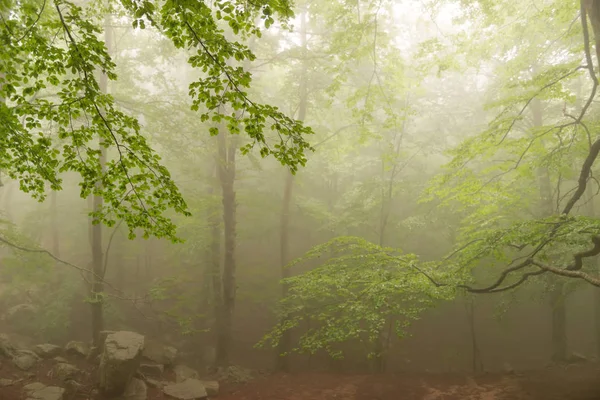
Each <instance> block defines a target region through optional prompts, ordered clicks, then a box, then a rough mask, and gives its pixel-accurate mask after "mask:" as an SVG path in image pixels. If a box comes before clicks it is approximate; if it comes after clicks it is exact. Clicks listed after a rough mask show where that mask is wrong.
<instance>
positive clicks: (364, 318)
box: [259, 237, 455, 356]
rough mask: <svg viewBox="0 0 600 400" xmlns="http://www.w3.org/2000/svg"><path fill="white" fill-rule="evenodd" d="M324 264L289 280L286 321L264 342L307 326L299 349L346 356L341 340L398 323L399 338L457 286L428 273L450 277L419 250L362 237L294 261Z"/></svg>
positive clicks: (367, 338) (366, 338)
mask: <svg viewBox="0 0 600 400" xmlns="http://www.w3.org/2000/svg"><path fill="white" fill-rule="evenodd" d="M304 262H310V263H312V264H315V263H317V264H318V266H317V267H315V268H313V269H311V270H310V271H308V272H305V273H301V274H299V275H296V276H294V277H291V278H288V279H286V280H284V281H283V284H285V285H288V287H289V294H288V296H287V297H286V298H284V299H282V301H281V309H280V314H281V317H282V319H281V320H282V321H283V322H281V323H280V324H279V325H278V326H276V327H275V328H274V329H273V330H272V331H271V332H270V333H269V334H267V335H266V336H265V338H264V339H263V340H262V341H261V342H260V343H259V345H261V346H264V345H266V344H268V343H270V344H272V345H273V346H274V347H275V346H277V344H278V342H279V340H280V338H281V335H282V334H283V332H284V331H287V330H290V329H293V328H296V327H300V326H302V327H306V326H308V328H307V330H306V331H305V332H304V333H303V335H302V336H301V338H300V340H299V343H298V345H297V347H295V348H294V350H293V351H296V352H309V353H314V352H316V351H317V350H319V349H325V350H327V351H328V352H329V353H330V354H331V355H332V356H341V354H339V353H338V350H336V348H335V346H336V345H337V344H340V343H343V342H347V341H349V340H359V341H361V342H363V343H372V342H374V341H376V340H377V338H378V337H379V333H380V331H381V330H382V329H383V327H384V326H385V325H386V323H389V321H393V324H394V331H395V333H396V334H397V335H398V336H403V335H405V328H406V327H407V326H408V325H409V324H410V322H411V321H412V320H415V319H417V318H418V316H419V314H420V313H421V312H422V311H423V310H425V309H427V308H429V307H431V306H433V305H434V304H436V303H437V302H438V301H440V300H448V299H451V298H453V296H454V294H455V290H454V289H452V288H450V287H436V286H434V285H432V284H431V282H430V281H429V279H428V278H427V277H426V275H425V274H424V273H423V272H426V273H427V274H428V275H430V276H433V277H435V278H436V279H440V280H442V279H450V277H449V276H446V274H445V273H444V272H443V270H441V269H431V267H432V265H431V264H428V263H421V262H419V259H418V257H417V256H416V255H414V254H405V253H403V252H402V251H400V250H398V249H392V248H382V247H380V246H377V245H375V244H373V243H370V242H368V241H366V240H364V239H361V238H358V237H338V238H336V239H333V240H331V241H329V242H327V243H324V244H321V245H318V246H315V247H314V248H313V249H312V250H310V251H309V252H308V253H307V254H305V255H304V256H303V257H300V258H298V259H296V260H295V261H293V262H292V263H291V264H289V265H288V268H291V267H294V266H298V265H299V264H301V263H304Z"/></svg>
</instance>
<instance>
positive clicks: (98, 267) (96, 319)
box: [91, 14, 112, 348]
mask: <svg viewBox="0 0 600 400" xmlns="http://www.w3.org/2000/svg"><path fill="white" fill-rule="evenodd" d="M104 42H105V44H106V47H107V50H108V54H111V47H112V28H111V16H110V15H108V14H107V16H106V17H105V20H104ZM99 86H100V90H101V91H102V92H104V93H108V77H107V76H106V74H101V76H100V80H99ZM99 147H100V151H101V154H100V164H101V169H102V172H104V168H105V167H104V166H105V164H106V151H105V148H104V146H103V145H102V140H101V139H100V143H99ZM101 185H102V183H101V181H98V182H96V187H97V188H98V189H100V188H101ZM101 209H102V197H100V196H94V197H93V210H94V212H98V211H100V210H101ZM91 236H92V238H91V240H92V271H93V272H94V276H93V277H92V288H91V298H92V301H91V307H92V341H93V344H94V347H96V348H100V347H101V343H100V332H101V331H102V330H104V303H103V298H102V293H103V292H104V272H105V271H104V255H103V252H102V225H101V223H100V221H96V223H95V224H93V226H92V228H91Z"/></svg>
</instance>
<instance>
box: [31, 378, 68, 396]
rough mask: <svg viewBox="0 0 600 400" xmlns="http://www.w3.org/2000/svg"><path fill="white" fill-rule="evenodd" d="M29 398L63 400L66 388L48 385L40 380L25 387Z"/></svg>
mask: <svg viewBox="0 0 600 400" xmlns="http://www.w3.org/2000/svg"><path fill="white" fill-rule="evenodd" d="M23 390H24V391H25V393H26V395H27V399H28V400H29V399H31V400H62V399H63V395H64V393H65V389H63V388H60V387H57V386H46V385H44V384H43V383H40V382H34V383H30V384H29V385H26V386H24V387H23Z"/></svg>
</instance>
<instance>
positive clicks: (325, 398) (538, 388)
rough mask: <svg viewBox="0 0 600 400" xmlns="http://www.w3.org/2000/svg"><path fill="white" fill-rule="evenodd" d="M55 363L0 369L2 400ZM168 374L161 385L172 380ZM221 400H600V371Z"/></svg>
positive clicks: (284, 390)
mask: <svg viewBox="0 0 600 400" xmlns="http://www.w3.org/2000/svg"><path fill="white" fill-rule="evenodd" d="M67 358H68V360H69V362H70V363H72V364H75V365H77V366H78V367H79V368H81V369H82V370H83V371H84V374H83V375H82V376H81V377H80V379H79V380H78V381H79V382H80V383H82V384H83V386H82V388H81V389H80V390H79V391H78V392H77V393H75V394H74V395H73V396H69V397H70V399H73V400H83V399H92V398H96V399H98V397H97V396H95V391H94V382H95V368H96V367H95V366H93V365H91V364H89V363H86V362H85V361H84V360H81V359H78V358H77V357H67ZM54 364H55V361H53V360H46V361H43V362H42V363H40V364H39V365H38V366H37V368H36V369H35V370H33V371H31V372H32V374H33V375H32V376H30V377H26V374H24V373H23V372H22V371H19V370H17V369H16V368H15V367H14V366H12V365H10V363H9V362H7V361H3V362H2V364H1V366H0V378H8V379H15V378H18V379H22V380H21V381H20V382H18V383H17V384H15V385H13V386H8V387H3V388H0V400H21V399H24V397H23V391H22V387H23V386H24V385H26V384H28V383H31V382H42V383H44V384H47V385H55V386H63V387H64V385H63V384H62V383H61V382H58V381H56V380H53V379H52V378H51V377H49V376H48V372H49V371H50V370H51V369H52V366H53V365H54ZM172 378H173V377H172V376H171V374H170V373H168V372H166V376H164V377H163V379H164V380H172ZM163 399H164V400H166V398H165V396H164V395H163V393H162V391H161V390H159V389H155V388H151V387H149V388H148V400H163ZM219 399H220V400H600V366H598V365H596V364H586V365H578V366H568V367H563V366H558V367H554V368H549V369H546V370H541V371H532V372H527V373H520V374H512V375H508V374H484V375H479V376H476V377H469V376H465V375H449V374H437V375H435V374H416V373H405V374H395V375H391V374H389V375H376V376H375V375H341V374H328V373H311V374H309V373H307V374H297V375H283V374H277V375H271V376H267V377H264V378H260V379H257V380H255V381H253V382H251V383H249V384H246V385H237V386H231V385H227V384H223V385H222V394H221V396H219Z"/></svg>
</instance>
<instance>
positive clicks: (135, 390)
mask: <svg viewBox="0 0 600 400" xmlns="http://www.w3.org/2000/svg"><path fill="white" fill-rule="evenodd" d="M147 397H148V388H147V387H146V384H145V383H144V381H143V380H141V379H137V378H133V379H132V380H131V381H129V384H128V385H127V388H125V392H124V393H123V394H122V395H121V396H119V397H117V398H116V399H115V400H146V398H147Z"/></svg>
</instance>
